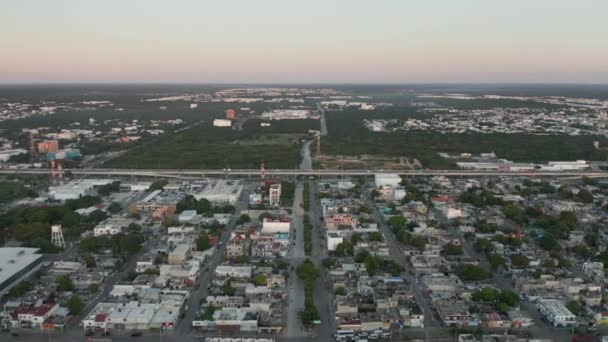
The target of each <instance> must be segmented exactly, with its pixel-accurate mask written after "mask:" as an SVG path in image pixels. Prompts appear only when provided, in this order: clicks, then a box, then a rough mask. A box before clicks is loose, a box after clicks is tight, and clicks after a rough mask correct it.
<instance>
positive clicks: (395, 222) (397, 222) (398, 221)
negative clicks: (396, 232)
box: [388, 215, 407, 228]
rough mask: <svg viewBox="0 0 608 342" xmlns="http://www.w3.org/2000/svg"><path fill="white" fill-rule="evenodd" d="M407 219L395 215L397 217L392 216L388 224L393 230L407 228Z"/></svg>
mask: <svg viewBox="0 0 608 342" xmlns="http://www.w3.org/2000/svg"><path fill="white" fill-rule="evenodd" d="M406 222H407V221H406V219H405V217H403V216H400V215H395V216H391V217H390V218H389V219H388V223H389V225H390V226H391V227H392V228H402V227H405V224H406Z"/></svg>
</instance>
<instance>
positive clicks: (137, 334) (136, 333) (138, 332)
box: [131, 331, 142, 337]
mask: <svg viewBox="0 0 608 342" xmlns="http://www.w3.org/2000/svg"><path fill="white" fill-rule="evenodd" d="M141 335H142V334H141V331H134V332H132V333H131V337H139V336H141Z"/></svg>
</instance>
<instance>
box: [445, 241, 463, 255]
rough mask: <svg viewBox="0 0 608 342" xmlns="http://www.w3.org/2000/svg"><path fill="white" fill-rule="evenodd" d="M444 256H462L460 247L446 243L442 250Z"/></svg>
mask: <svg viewBox="0 0 608 342" xmlns="http://www.w3.org/2000/svg"><path fill="white" fill-rule="evenodd" d="M442 251H443V253H444V254H445V255H462V246H459V245H455V244H453V243H447V244H445V245H444V246H443V249H442Z"/></svg>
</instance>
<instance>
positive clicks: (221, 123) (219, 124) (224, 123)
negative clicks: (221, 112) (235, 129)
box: [213, 119, 232, 127]
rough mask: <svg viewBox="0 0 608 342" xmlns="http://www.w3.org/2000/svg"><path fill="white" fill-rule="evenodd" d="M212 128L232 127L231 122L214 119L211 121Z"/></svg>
mask: <svg viewBox="0 0 608 342" xmlns="http://www.w3.org/2000/svg"><path fill="white" fill-rule="evenodd" d="M213 126H214V127H230V126H232V121H230V120H226V119H215V120H213Z"/></svg>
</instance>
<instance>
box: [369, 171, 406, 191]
mask: <svg viewBox="0 0 608 342" xmlns="http://www.w3.org/2000/svg"><path fill="white" fill-rule="evenodd" d="M374 182H375V183H376V187H377V188H379V187H381V186H384V185H389V186H392V187H397V186H399V183H401V177H399V175H398V174H396V173H376V174H375V175H374Z"/></svg>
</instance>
